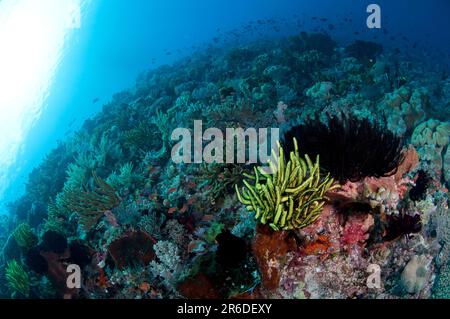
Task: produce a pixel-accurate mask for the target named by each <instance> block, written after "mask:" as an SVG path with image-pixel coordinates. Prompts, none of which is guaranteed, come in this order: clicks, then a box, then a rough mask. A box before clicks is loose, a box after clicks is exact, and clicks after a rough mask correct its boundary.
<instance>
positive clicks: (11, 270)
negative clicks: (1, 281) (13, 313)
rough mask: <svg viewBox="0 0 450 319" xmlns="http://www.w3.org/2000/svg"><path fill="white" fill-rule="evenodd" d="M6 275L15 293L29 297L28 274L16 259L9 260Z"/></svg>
mask: <svg viewBox="0 0 450 319" xmlns="http://www.w3.org/2000/svg"><path fill="white" fill-rule="evenodd" d="M5 276H6V281H7V282H8V286H9V288H10V289H11V290H12V292H13V295H15V294H17V293H20V294H21V295H23V296H24V297H29V295H30V280H29V277H28V274H27V272H26V271H25V269H23V267H22V266H21V265H20V264H19V263H18V262H17V261H16V260H15V259H13V260H11V261H9V262H8V264H7V265H6V272H5Z"/></svg>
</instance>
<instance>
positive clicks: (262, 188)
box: [236, 138, 338, 230]
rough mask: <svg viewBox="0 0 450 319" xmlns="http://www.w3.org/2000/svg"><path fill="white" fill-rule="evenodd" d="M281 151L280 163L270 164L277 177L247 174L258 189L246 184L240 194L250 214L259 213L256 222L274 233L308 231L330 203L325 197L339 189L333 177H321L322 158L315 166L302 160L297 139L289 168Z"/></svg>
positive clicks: (270, 162) (263, 173) (307, 159)
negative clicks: (300, 229) (296, 230)
mask: <svg viewBox="0 0 450 319" xmlns="http://www.w3.org/2000/svg"><path fill="white" fill-rule="evenodd" d="M278 150H279V157H278V161H277V163H274V162H273V161H269V165H270V167H271V168H272V173H273V174H267V173H265V172H262V171H259V172H258V169H257V168H255V176H250V175H247V174H244V175H245V176H246V177H247V178H249V179H251V180H253V182H254V185H251V184H250V183H249V182H248V181H247V180H244V181H243V182H244V185H245V187H244V188H243V189H242V194H241V193H240V192H239V189H238V187H237V186H236V193H237V196H238V199H239V201H240V202H241V203H242V204H244V205H246V206H247V209H248V210H249V211H254V212H256V215H255V218H256V219H258V220H259V221H260V222H261V223H262V224H269V226H270V227H272V229H274V230H289V229H294V228H304V227H306V226H308V225H310V224H311V223H313V222H314V221H315V220H316V219H317V218H318V217H319V215H320V213H321V211H322V208H323V206H324V204H325V200H326V199H327V197H326V196H325V193H326V192H327V191H330V190H332V189H335V188H337V187H338V185H333V182H334V180H333V178H330V176H329V175H326V176H325V177H322V176H321V174H320V167H319V156H317V157H316V162H315V163H313V162H312V161H311V159H310V158H309V156H308V155H305V156H304V158H302V157H300V155H299V152H298V145H297V140H296V139H295V138H294V151H292V152H290V154H289V157H288V158H289V161H288V162H287V164H286V163H285V157H284V151H283V148H282V147H281V145H280V144H278Z"/></svg>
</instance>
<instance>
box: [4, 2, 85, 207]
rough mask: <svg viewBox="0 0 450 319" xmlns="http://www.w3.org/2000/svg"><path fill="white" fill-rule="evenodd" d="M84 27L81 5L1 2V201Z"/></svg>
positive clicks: (74, 3)
mask: <svg viewBox="0 0 450 319" xmlns="http://www.w3.org/2000/svg"><path fill="white" fill-rule="evenodd" d="M79 27H80V0H39V1H29V0H3V1H0V43H1V49H0V70H1V72H0V92H1V94H0V198H1V196H2V194H3V192H4V190H5V188H6V187H7V186H8V183H9V181H10V180H11V178H12V174H13V170H14V165H15V162H16V159H17V157H18V155H19V154H20V151H21V148H22V147H23V146H24V141H25V139H26V138H27V133H28V132H29V131H30V129H31V128H32V127H33V125H34V124H35V123H36V122H37V121H38V120H39V117H40V115H41V114H42V112H43V110H44V108H45V102H46V98H47V96H48V92H49V88H50V86H51V84H52V79H53V78H54V76H55V73H56V71H57V68H58V66H59V64H60V61H61V57H62V54H63V51H64V50H63V49H64V45H65V43H66V42H67V37H68V36H69V35H70V34H72V32H71V31H73V30H76V29H77V28H79Z"/></svg>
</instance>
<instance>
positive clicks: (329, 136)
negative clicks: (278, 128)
mask: <svg viewBox="0 0 450 319" xmlns="http://www.w3.org/2000/svg"><path fill="white" fill-rule="evenodd" d="M327 122H328V125H327V124H324V123H323V122H321V121H320V120H319V119H317V118H316V119H312V120H309V121H307V122H306V123H305V124H302V125H299V126H295V127H293V128H292V129H291V130H289V131H288V132H287V133H286V134H285V136H284V141H285V143H284V144H286V145H285V146H284V147H286V149H287V151H286V154H289V152H290V151H291V150H292V149H293V145H292V143H288V142H290V141H292V139H293V138H296V139H297V140H298V144H299V152H300V154H308V155H309V156H311V157H312V158H314V157H316V156H320V164H321V168H323V169H324V170H325V171H327V172H329V173H330V174H331V176H333V177H334V178H335V179H336V180H339V181H340V182H345V181H347V180H350V181H357V180H360V179H362V178H364V177H367V176H373V177H382V176H389V175H392V174H394V173H395V172H396V169H397V167H398V165H399V164H400V163H401V161H402V160H403V155H402V153H401V149H402V139H401V138H400V137H398V136H396V135H394V134H393V133H392V132H391V131H389V130H387V129H386V128H385V127H384V126H382V125H380V124H378V123H371V122H370V121H369V120H368V119H358V118H356V117H353V116H344V115H341V116H339V117H337V116H335V117H331V116H328V121H327Z"/></svg>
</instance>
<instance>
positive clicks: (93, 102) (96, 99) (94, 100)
mask: <svg viewBox="0 0 450 319" xmlns="http://www.w3.org/2000/svg"><path fill="white" fill-rule="evenodd" d="M98 101H100V99H99V98H98V97H96V98H94V99H93V100H92V104H95V103H97V102H98Z"/></svg>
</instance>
